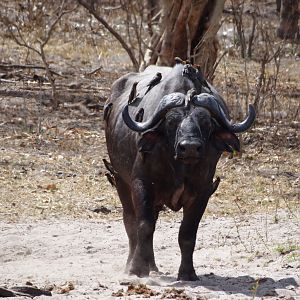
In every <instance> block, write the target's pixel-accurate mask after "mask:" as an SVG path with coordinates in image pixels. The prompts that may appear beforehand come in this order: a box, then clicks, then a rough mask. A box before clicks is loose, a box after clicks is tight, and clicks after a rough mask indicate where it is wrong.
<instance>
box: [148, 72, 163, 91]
mask: <svg viewBox="0 0 300 300" xmlns="http://www.w3.org/2000/svg"><path fill="white" fill-rule="evenodd" d="M161 78H162V76H161V73H159V72H157V73H156V75H155V76H154V78H153V79H152V80H151V81H150V82H149V83H148V84H147V87H148V89H147V91H146V93H145V95H146V94H147V93H148V92H149V91H150V90H151V89H152V88H153V87H154V86H156V85H157V84H159V83H160V81H161Z"/></svg>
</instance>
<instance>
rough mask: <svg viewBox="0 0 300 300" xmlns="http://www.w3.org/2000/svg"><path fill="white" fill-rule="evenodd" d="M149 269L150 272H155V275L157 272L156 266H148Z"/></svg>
mask: <svg viewBox="0 0 300 300" xmlns="http://www.w3.org/2000/svg"><path fill="white" fill-rule="evenodd" d="M149 268H150V271H151V272H157V273H158V272H159V270H158V267H157V266H156V264H154V265H152V264H150V265H149Z"/></svg>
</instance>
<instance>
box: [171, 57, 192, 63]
mask: <svg viewBox="0 0 300 300" xmlns="http://www.w3.org/2000/svg"><path fill="white" fill-rule="evenodd" d="M174 60H175V64H176V65H178V64H181V65H186V64H190V61H189V60H188V59H187V60H183V59H181V58H180V57H178V56H176V57H175V58H174Z"/></svg>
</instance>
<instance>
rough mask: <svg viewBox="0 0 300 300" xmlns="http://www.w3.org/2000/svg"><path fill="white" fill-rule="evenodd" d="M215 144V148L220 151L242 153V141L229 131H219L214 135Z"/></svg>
mask: <svg viewBox="0 0 300 300" xmlns="http://www.w3.org/2000/svg"><path fill="white" fill-rule="evenodd" d="M213 143H214V146H215V147H216V148H217V149H218V150H219V151H222V152H223V151H227V152H230V153H232V152H235V151H237V152H239V151H240V141H239V139H238V137H237V136H236V135H235V134H234V133H232V132H230V131H227V130H222V129H221V130H218V131H216V132H215V133H214V134H213Z"/></svg>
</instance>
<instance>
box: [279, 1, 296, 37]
mask: <svg viewBox="0 0 300 300" xmlns="http://www.w3.org/2000/svg"><path fill="white" fill-rule="evenodd" d="M298 20H299V0H281V7H280V23H279V27H278V28H277V36H278V37H279V38H281V39H299V26H298Z"/></svg>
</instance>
